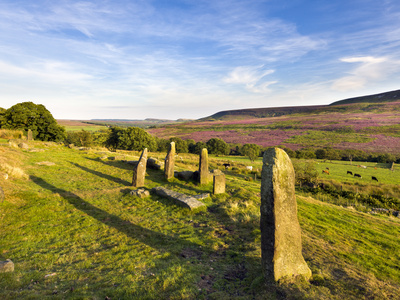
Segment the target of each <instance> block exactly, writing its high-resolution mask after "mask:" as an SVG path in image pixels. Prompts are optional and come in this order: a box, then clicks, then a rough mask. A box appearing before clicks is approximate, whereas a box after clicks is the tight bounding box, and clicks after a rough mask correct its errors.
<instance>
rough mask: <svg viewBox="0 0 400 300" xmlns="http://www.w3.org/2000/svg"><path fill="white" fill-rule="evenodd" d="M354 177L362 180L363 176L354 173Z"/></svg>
mask: <svg viewBox="0 0 400 300" xmlns="http://www.w3.org/2000/svg"><path fill="white" fill-rule="evenodd" d="M354 177H360V178H362V177H361V175H360V174H357V173H354Z"/></svg>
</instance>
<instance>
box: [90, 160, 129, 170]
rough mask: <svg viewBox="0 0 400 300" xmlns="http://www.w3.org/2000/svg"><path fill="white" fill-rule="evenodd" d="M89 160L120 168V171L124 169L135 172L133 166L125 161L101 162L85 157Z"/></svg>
mask: <svg viewBox="0 0 400 300" xmlns="http://www.w3.org/2000/svg"><path fill="white" fill-rule="evenodd" d="M85 158H86V159H88V160H91V161H94V162H97V163H102V164H104V165H106V166H111V167H114V168H118V169H123V170H133V166H132V165H131V164H129V163H127V162H124V161H119V160H107V161H105V160H100V159H97V158H91V157H85Z"/></svg>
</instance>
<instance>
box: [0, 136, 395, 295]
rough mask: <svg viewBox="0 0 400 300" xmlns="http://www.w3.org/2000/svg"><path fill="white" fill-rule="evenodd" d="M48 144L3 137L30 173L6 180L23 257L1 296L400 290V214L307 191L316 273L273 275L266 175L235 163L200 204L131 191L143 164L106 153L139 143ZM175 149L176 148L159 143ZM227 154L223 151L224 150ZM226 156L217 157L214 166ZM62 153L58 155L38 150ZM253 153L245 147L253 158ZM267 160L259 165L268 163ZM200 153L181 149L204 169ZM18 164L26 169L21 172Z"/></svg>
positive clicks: (14, 255)
mask: <svg viewBox="0 0 400 300" xmlns="http://www.w3.org/2000/svg"><path fill="white" fill-rule="evenodd" d="M31 145H33V146H35V147H36V148H41V149H43V150H44V151H43V152H23V151H22V150H19V149H10V148H8V147H6V146H4V147H0V150H1V151H2V152H1V153H2V159H1V160H0V164H5V163H7V164H8V165H9V166H10V168H11V167H14V168H20V169H22V170H23V172H24V173H25V174H26V175H27V176H22V175H21V176H19V177H17V176H15V177H11V178H10V179H9V180H8V181H4V182H2V187H3V189H4V192H5V194H6V201H5V202H4V203H0V222H1V227H0V240H1V243H0V260H5V259H7V258H10V259H12V260H13V262H14V263H15V271H14V272H13V273H4V274H0V298H1V299H46V298H51V299H105V297H109V298H111V299H283V298H289V299H290V298H292V299H344V298H345V299H360V298H361V299H362V298H367V297H371V295H372V296H373V297H375V298H376V299H385V297H388V298H389V297H390V296H392V297H393V298H394V297H397V295H398V294H397V291H398V288H399V284H400V269H399V268H398V265H399V264H400V257H399V254H398V253H397V252H398V245H399V243H400V220H399V219H394V218H389V217H386V216H372V215H369V214H364V213H360V212H356V211H352V210H349V209H344V208H339V207H337V206H333V205H330V204H326V203H323V202H320V201H317V200H314V199H311V198H306V197H300V196H299V198H298V211H299V221H300V223H301V227H302V231H303V245H304V247H303V253H304V257H305V259H306V261H307V263H308V264H309V266H310V268H311V269H312V270H313V274H314V277H313V279H312V281H311V284H307V283H303V284H301V283H299V284H295V285H293V284H286V283H285V282H283V283H281V284H279V285H277V286H276V287H273V288H271V287H268V286H265V285H264V284H263V276H262V270H261V252H260V251H261V250H260V230H259V221H260V220H259V219H260V217H259V205H260V182H259V180H257V181H254V180H251V181H250V180H246V178H247V177H248V176H249V175H248V174H247V173H246V171H243V172H242V173H241V174H239V173H238V172H237V171H236V170H235V171H232V170H228V171H226V178H227V188H226V189H227V192H226V194H223V195H218V196H212V197H209V198H207V199H205V200H203V201H204V203H205V204H206V206H207V208H208V209H207V212H199V213H192V212H190V211H188V210H187V209H184V208H181V207H179V206H177V205H175V204H174V203H173V202H172V201H169V200H166V199H162V198H160V197H158V196H155V195H151V196H150V197H148V198H145V199H139V198H135V197H132V196H130V195H129V191H130V190H131V189H133V188H132V187H131V186H130V183H131V177H132V167H131V166H130V165H129V164H126V163H124V162H121V161H116V160H108V159H107V160H100V159H99V158H100V157H103V156H104V155H106V156H109V157H114V156H116V155H118V156H119V155H123V156H124V157H125V159H127V160H135V159H138V156H139V153H138V152H129V151H118V153H111V152H107V151H106V150H101V149H99V150H88V151H80V150H77V149H69V148H67V147H61V146H58V145H56V144H52V143H46V144H45V143H40V142H35V143H32V144H31ZM150 156H151V157H158V158H159V159H163V157H165V154H162V153H151V154H150ZM221 159H222V161H221ZM224 160H225V158H221V157H218V158H214V157H210V169H211V168H221V169H223V166H222V163H223V162H224ZM43 161H50V162H54V163H55V165H54V166H45V165H38V164H37V163H38V162H43ZM246 162H248V163H250V161H249V160H248V159H243V158H242V160H241V159H239V158H238V159H237V160H235V161H234V162H233V163H234V164H237V165H236V168H238V169H240V168H244V165H247V163H246ZM260 164H261V162H260V161H256V162H255V165H256V166H260ZM197 167H198V156H195V155H190V154H185V155H180V156H179V158H178V159H177V160H176V169H177V170H185V169H190V170H195V169H196V168H197ZM16 174H17V173H16ZM159 185H163V186H166V187H168V188H170V189H173V190H176V191H178V192H183V193H187V194H200V193H203V192H211V191H212V185H211V184H209V185H206V186H201V187H200V186H198V185H196V184H195V183H191V182H183V181H179V180H177V179H173V180H171V181H170V182H166V181H164V179H163V172H162V171H155V170H148V171H147V175H146V188H148V189H150V188H152V187H155V186H159Z"/></svg>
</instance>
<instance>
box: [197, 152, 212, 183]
mask: <svg viewBox="0 0 400 300" xmlns="http://www.w3.org/2000/svg"><path fill="white" fill-rule="evenodd" d="M209 178H210V172H209V171H208V151H207V148H203V149H202V150H201V153H200V162H199V181H200V184H207V183H209Z"/></svg>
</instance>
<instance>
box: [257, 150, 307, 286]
mask: <svg viewBox="0 0 400 300" xmlns="http://www.w3.org/2000/svg"><path fill="white" fill-rule="evenodd" d="M261 176H262V179H261V208H260V210H261V224H260V225H261V257H262V267H263V271H264V275H265V277H266V279H267V280H268V281H278V280H279V279H281V278H283V277H292V276H297V275H302V276H304V277H305V278H306V279H309V278H310V277H311V270H310V269H309V267H308V266H307V263H306V262H305V260H304V258H303V255H302V247H301V229H300V224H299V221H298V218H297V202H296V197H295V189H294V183H295V174H294V169H293V165H292V162H291V161H290V158H289V156H288V155H287V154H286V152H285V151H283V150H282V149H279V148H273V149H269V150H267V151H266V152H264V157H263V167H262V173H261Z"/></svg>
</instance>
